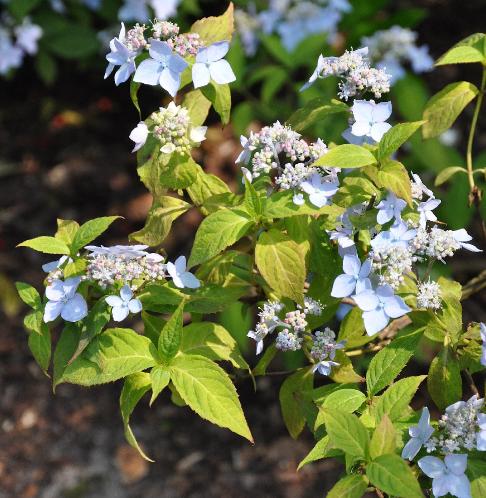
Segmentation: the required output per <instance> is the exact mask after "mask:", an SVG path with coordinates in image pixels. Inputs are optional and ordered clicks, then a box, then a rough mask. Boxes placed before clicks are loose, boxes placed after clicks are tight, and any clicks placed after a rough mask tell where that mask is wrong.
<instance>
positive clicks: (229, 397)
mask: <svg viewBox="0 0 486 498" xmlns="http://www.w3.org/2000/svg"><path fill="white" fill-rule="evenodd" d="M170 372H171V380H172V382H173V383H174V386H175V388H176V389H177V392H178V393H179V394H180V396H181V397H182V399H183V400H184V401H185V402H186V403H187V404H188V405H189V406H190V407H191V408H192V410H194V411H195V412H196V413H197V414H198V415H199V416H200V417H202V418H204V419H206V420H209V421H210V422H212V423H213V424H216V425H219V426H220V427H226V428H228V429H230V430H231V431H233V432H234V433H236V434H239V435H241V436H243V437H245V438H246V439H248V440H249V441H251V442H253V437H252V435H251V432H250V429H249V427H248V425H247V423H246V420H245V416H244V414H243V410H242V408H241V405H240V401H239V399H238V395H237V393H236V389H235V387H234V385H233V384H232V382H231V380H230V379H229V377H228V375H227V374H226V372H225V371H224V370H223V369H222V368H221V367H219V366H218V365H217V364H216V363H214V362H213V361H211V360H209V359H208V358H205V357H204V356H198V355H184V354H181V355H179V356H176V357H175V358H174V360H173V361H172V363H171V365H170Z"/></svg>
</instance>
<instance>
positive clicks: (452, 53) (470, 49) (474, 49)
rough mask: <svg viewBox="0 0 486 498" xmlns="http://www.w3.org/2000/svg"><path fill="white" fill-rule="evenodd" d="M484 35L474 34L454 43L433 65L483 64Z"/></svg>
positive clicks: (485, 55) (484, 56) (485, 57)
mask: <svg viewBox="0 0 486 498" xmlns="http://www.w3.org/2000/svg"><path fill="white" fill-rule="evenodd" d="M485 37H486V35H485V34H484V33H475V34H473V35H470V36H468V37H467V38H465V39H464V40H461V41H460V42H459V43H456V44H455V45H454V46H453V47H452V48H451V49H449V50H448V51H447V52H446V53H445V54H444V55H442V56H441V57H440V58H439V60H438V61H437V62H436V63H435V65H436V66H444V65H445V64H470V63H473V62H484V61H485V59H486V54H485V45H484V42H485Z"/></svg>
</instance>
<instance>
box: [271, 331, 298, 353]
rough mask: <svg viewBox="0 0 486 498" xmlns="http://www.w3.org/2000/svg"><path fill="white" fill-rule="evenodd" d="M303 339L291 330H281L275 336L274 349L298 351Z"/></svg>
mask: <svg viewBox="0 0 486 498" xmlns="http://www.w3.org/2000/svg"><path fill="white" fill-rule="evenodd" d="M302 341H303V338H302V337H301V336H299V335H298V334H297V332H294V331H292V330H288V329H286V330H282V331H280V332H279V333H278V334H277V338H276V339H275V347H276V348H277V349H280V351H298V350H299V349H300V348H301V347H302Z"/></svg>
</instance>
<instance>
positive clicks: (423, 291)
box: [417, 280, 442, 310]
mask: <svg viewBox="0 0 486 498" xmlns="http://www.w3.org/2000/svg"><path fill="white" fill-rule="evenodd" d="M417 308H428V309H432V310H438V309H440V308H442V298H441V292H440V286H439V284H438V283H437V282H434V281H433V280H429V281H427V282H420V283H419V284H418V291H417Z"/></svg>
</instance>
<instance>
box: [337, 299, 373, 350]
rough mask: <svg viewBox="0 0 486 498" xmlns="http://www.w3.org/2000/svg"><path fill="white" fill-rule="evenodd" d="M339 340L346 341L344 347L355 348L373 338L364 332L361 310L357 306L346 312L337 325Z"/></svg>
mask: <svg viewBox="0 0 486 498" xmlns="http://www.w3.org/2000/svg"><path fill="white" fill-rule="evenodd" d="M338 340H339V341H346V347H347V348H348V349H349V348H357V347H359V346H362V345H364V344H367V343H368V342H370V341H372V340H373V336H369V335H367V334H366V331H365V327H364V322H363V312H362V311H361V310H360V309H359V308H358V307H357V306H355V307H353V308H352V309H351V310H350V311H349V313H347V314H346V316H345V317H344V319H343V321H342V322H341V326H340V327H339V335H338Z"/></svg>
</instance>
